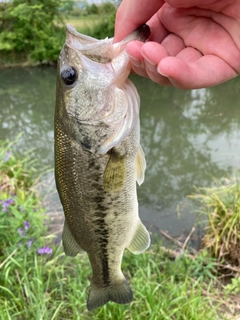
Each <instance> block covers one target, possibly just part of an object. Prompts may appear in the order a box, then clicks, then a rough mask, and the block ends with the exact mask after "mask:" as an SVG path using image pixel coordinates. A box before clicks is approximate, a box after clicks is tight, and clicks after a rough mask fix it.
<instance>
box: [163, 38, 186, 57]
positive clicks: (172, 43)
mask: <svg viewBox="0 0 240 320" xmlns="http://www.w3.org/2000/svg"><path fill="white" fill-rule="evenodd" d="M161 45H162V46H163V47H164V48H165V49H166V50H167V52H168V55H169V56H176V55H177V54H178V53H179V52H181V51H182V50H183V49H184V48H185V44H184V42H183V40H182V38H180V37H179V36H177V35H175V34H173V33H170V34H169V35H168V36H167V37H165V39H164V40H163V41H162V42H161Z"/></svg>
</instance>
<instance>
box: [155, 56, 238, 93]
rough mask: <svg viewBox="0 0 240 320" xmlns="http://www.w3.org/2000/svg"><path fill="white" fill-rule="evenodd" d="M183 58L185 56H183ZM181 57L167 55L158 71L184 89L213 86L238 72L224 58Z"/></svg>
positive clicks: (159, 65)
mask: <svg viewBox="0 0 240 320" xmlns="http://www.w3.org/2000/svg"><path fill="white" fill-rule="evenodd" d="M182 58H183V57H182ZM182 58H181V59H180V58H179V57H166V58H164V59H162V60H161V61H160V63H159V64H158V68H157V70H158V72H159V73H160V74H161V75H162V76H165V77H168V78H169V80H170V81H171V82H172V84H173V85H174V86H176V87H179V88H182V89H198V88H205V87H211V86H214V85H217V84H220V83H222V82H225V81H227V80H229V79H231V78H234V77H236V76H237V73H236V72H235V71H234V70H233V69H232V68H231V67H230V66H229V65H228V64H227V63H226V62H225V61H223V60H222V59H220V58H218V57H216V56H214V55H207V56H202V57H201V58H200V59H197V60H195V61H193V62H190V63H187V62H186V61H187V60H188V59H189V57H188V56H185V59H182Z"/></svg>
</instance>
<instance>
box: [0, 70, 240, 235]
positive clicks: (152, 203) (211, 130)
mask: <svg viewBox="0 0 240 320" xmlns="http://www.w3.org/2000/svg"><path fill="white" fill-rule="evenodd" d="M55 73H56V71H55V69H54V68H32V69H18V68H14V69H5V70H0V76H1V82H0V121H1V122H0V123H1V125H0V138H1V139H10V140H13V139H15V137H16V136H17V135H18V133H19V132H23V135H22V137H21V139H20V141H19V143H18V145H17V148H18V150H19V151H22V150H26V149H32V148H36V152H35V156H36V158H38V159H39V161H40V162H41V164H42V165H50V166H51V167H53V117H54V103H55V78H56V74H55ZM132 79H133V81H134V83H135V84H136V86H137V88H138V91H139V93H140V96H141V101H142V104H141V141H142V145H143V149H144V152H145V155H146V160H147V172H146V178H145V182H144V184H143V185H142V186H141V187H140V188H139V190H138V194H139V203H140V213H141V215H142V217H143V219H144V220H147V221H148V223H149V224H154V225H156V226H158V227H161V228H163V229H168V230H171V231H172V232H173V233H178V234H180V233H181V231H182V230H183V229H189V228H191V226H192V224H193V223H194V220H195V217H194V215H192V214H190V213H189V208H184V210H183V213H182V216H181V218H180V219H178V217H177V214H176V207H177V205H178V204H179V203H180V202H182V201H183V200H184V199H185V197H186V195H188V194H190V193H192V192H193V186H194V185H196V186H203V185H205V186H206V185H210V184H211V183H212V177H217V178H221V177H222V176H226V175H228V174H230V173H232V172H233V171H235V170H237V169H239V167H240V161H239V158H240V157H239V150H240V148H239V147H240V130H239V129H240V106H239V104H240V103H239V102H238V101H239V96H240V78H236V79H234V80H232V81H229V82H228V83H226V84H224V85H221V86H218V87H215V88H210V89H202V90H192V91H183V90H179V89H175V88H162V87H160V86H158V85H156V84H154V83H152V82H151V81H149V80H147V79H143V78H139V77H136V76H134V77H132Z"/></svg>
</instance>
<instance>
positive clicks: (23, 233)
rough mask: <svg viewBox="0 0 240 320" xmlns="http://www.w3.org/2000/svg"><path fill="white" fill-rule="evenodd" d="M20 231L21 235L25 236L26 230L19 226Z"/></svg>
mask: <svg viewBox="0 0 240 320" xmlns="http://www.w3.org/2000/svg"><path fill="white" fill-rule="evenodd" d="M18 232H19V234H20V236H21V237H25V235H26V232H25V231H24V230H23V228H18Z"/></svg>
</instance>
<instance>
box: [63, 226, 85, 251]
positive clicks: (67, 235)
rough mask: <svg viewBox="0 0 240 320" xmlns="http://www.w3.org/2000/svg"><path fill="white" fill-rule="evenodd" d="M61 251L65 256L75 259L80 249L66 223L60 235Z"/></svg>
mask: <svg viewBox="0 0 240 320" xmlns="http://www.w3.org/2000/svg"><path fill="white" fill-rule="evenodd" d="M62 242H63V249H64V252H65V254H66V255H67V256H70V257H75V256H76V255H77V254H78V253H79V252H80V251H81V248H80V246H79V245H78V244H77V242H76V240H75V239H74V238H73V235H72V234H71V231H70V229H69V227H68V225H67V221H66V220H65V222H64V227H63V234H62Z"/></svg>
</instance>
